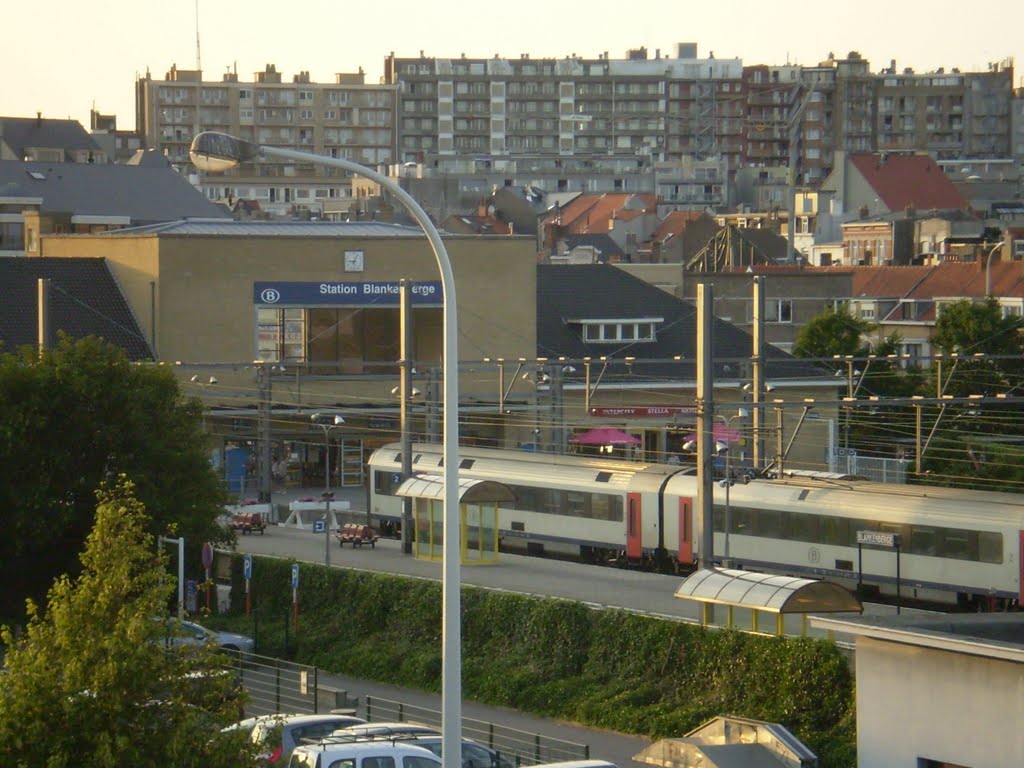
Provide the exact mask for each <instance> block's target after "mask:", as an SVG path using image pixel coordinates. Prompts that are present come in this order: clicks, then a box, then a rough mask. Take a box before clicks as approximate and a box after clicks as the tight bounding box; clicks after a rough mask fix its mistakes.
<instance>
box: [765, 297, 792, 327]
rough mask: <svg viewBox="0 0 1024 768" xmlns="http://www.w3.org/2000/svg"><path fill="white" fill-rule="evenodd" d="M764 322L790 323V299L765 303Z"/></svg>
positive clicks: (771, 300) (772, 300)
mask: <svg viewBox="0 0 1024 768" xmlns="http://www.w3.org/2000/svg"><path fill="white" fill-rule="evenodd" d="M765 315H766V317H765V320H766V321H767V322H769V323H792V322H793V302H792V300H791V299H770V300H768V301H766V302H765Z"/></svg>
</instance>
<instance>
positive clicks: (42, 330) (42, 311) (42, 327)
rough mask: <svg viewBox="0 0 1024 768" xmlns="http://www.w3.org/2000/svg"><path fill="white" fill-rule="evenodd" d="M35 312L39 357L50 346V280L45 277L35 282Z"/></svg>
mask: <svg viewBox="0 0 1024 768" xmlns="http://www.w3.org/2000/svg"><path fill="white" fill-rule="evenodd" d="M36 289H37V291H36V312H37V313H38V315H39V317H38V321H39V324H38V326H37V339H38V344H39V357H42V356H43V352H45V351H46V350H48V349H49V348H50V346H51V341H50V281H49V279H47V278H45V277H41V278H39V281H38V282H37V283H36Z"/></svg>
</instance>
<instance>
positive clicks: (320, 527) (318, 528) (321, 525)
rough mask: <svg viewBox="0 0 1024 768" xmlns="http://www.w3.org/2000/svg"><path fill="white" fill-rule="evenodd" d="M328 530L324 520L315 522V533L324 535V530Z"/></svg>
mask: <svg viewBox="0 0 1024 768" xmlns="http://www.w3.org/2000/svg"><path fill="white" fill-rule="evenodd" d="M326 528H327V523H326V521H324V520H314V521H313V533H323V532H324V529H326Z"/></svg>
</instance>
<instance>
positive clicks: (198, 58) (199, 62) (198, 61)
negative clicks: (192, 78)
mask: <svg viewBox="0 0 1024 768" xmlns="http://www.w3.org/2000/svg"><path fill="white" fill-rule="evenodd" d="M202 70H203V61H202V57H201V56H200V55H199V0H196V71H197V72H201V71H202Z"/></svg>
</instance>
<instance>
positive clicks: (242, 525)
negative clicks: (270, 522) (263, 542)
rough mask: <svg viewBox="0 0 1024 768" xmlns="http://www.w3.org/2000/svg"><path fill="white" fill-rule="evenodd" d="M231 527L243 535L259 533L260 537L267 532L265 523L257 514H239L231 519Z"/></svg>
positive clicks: (261, 516)
mask: <svg viewBox="0 0 1024 768" xmlns="http://www.w3.org/2000/svg"><path fill="white" fill-rule="evenodd" d="M231 527H232V528H233V529H234V530H236V531H241V532H242V533H243V534H246V533H255V532H256V531H259V532H260V534H261V535H262V534H263V533H264V532H265V531H266V530H267V521H266V520H264V519H263V515H261V514H259V513H258V512H239V513H237V514H236V515H235V516H234V517H232V518H231Z"/></svg>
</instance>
